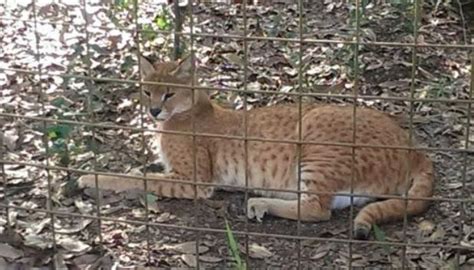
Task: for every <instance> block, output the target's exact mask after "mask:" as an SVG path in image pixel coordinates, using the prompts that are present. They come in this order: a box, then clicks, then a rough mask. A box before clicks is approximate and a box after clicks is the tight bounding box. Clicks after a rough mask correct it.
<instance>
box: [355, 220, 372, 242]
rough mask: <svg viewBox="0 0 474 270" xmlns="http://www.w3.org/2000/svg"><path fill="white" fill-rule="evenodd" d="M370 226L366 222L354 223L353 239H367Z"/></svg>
mask: <svg viewBox="0 0 474 270" xmlns="http://www.w3.org/2000/svg"><path fill="white" fill-rule="evenodd" d="M369 234H370V226H369V225H366V224H361V223H356V224H354V239H356V240H367V239H369Z"/></svg>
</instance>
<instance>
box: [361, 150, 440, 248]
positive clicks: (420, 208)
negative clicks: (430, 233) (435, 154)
mask: <svg viewBox="0 0 474 270" xmlns="http://www.w3.org/2000/svg"><path fill="white" fill-rule="evenodd" d="M411 166H412V167H411V177H410V181H411V185H410V186H409V189H408V198H428V197H431V196H432V195H433V189H434V176H433V175H434V174H433V163H432V162H431V160H430V159H429V158H428V157H427V156H426V155H424V154H421V153H419V152H413V154H412V159H411ZM403 195H404V194H403ZM403 195H402V196H403ZM429 204H430V201H428V200H420V199H403V198H400V199H388V200H384V201H379V202H374V203H370V204H368V205H367V206H365V207H364V208H362V210H361V211H360V212H359V213H358V215H357V216H356V218H355V220H354V238H356V239H366V238H367V237H368V236H369V232H370V229H371V228H372V225H373V224H376V223H382V222H386V221H390V220H401V219H403V218H404V216H405V215H407V216H411V215H417V214H420V213H423V212H424V211H425V210H426V209H427V208H428V206H429Z"/></svg>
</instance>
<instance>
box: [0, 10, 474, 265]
mask: <svg viewBox="0 0 474 270" xmlns="http://www.w3.org/2000/svg"><path fill="white" fill-rule="evenodd" d="M0 9H2V11H3V12H2V14H7V16H5V17H2V20H0V24H1V26H2V27H1V28H0V31H1V35H0V36H1V39H0V40H1V42H2V45H1V47H2V50H1V54H0V61H1V63H2V66H5V67H8V68H10V70H7V71H5V72H4V73H2V74H0V85H1V89H2V91H1V95H0V103H1V107H0V112H2V113H15V114H19V115H25V116H33V117H34V116H43V115H46V116H48V117H50V118H53V119H65V120H71V121H84V122H89V121H93V122H97V123H100V124H109V125H122V126H128V127H141V126H142V125H143V126H144V127H153V126H152V124H151V123H150V122H149V121H148V119H147V118H146V116H145V117H144V118H143V122H142V117H141V115H140V110H139V105H138V103H137V102H136V100H137V94H136V93H137V91H136V90H137V87H136V86H135V85H133V84H126V83H123V82H113V81H90V80H86V78H84V77H81V76H84V75H86V76H91V77H95V78H114V79H125V80H126V79H136V73H137V66H136V61H137V60H136V50H137V47H136V43H135V41H136V40H135V39H134V34H133V33H134V32H133V29H134V28H135V25H134V23H133V22H134V20H133V16H132V14H133V13H131V12H130V9H131V7H128V8H127V7H125V9H123V10H115V11H113V12H112V11H111V10H112V9H110V8H108V7H107V5H106V4H104V3H102V2H99V1H97V2H94V3H89V5H88V8H87V12H85V13H84V12H82V9H81V6H79V3H78V2H77V3H76V2H74V1H67V2H64V3H62V4H47V3H38V5H37V6H36V7H35V9H36V11H37V17H38V20H39V22H38V23H37V24H36V27H37V29H38V30H37V33H36V35H35V31H34V26H35V24H34V22H33V6H32V5H31V4H28V3H25V4H22V3H20V2H19V3H18V5H17V6H15V7H10V6H0ZM423 11H424V12H423V19H422V20H421V22H420V23H421V26H420V28H419V37H418V42H420V43H423V42H427V43H440V44H464V43H471V44H472V42H469V40H468V39H469V36H467V35H466V32H465V31H464V29H463V21H462V17H461V16H460V15H459V13H458V12H457V11H455V10H453V9H451V8H449V7H446V6H438V7H435V6H430V5H428V4H427V6H426V7H425V8H424V9H423ZM160 12H161V13H160ZM157 13H159V14H161V15H158V18H160V19H159V22H160V23H159V24H158V23H154V22H156V21H157V19H156V18H155V17H156V16H157ZM162 14H165V15H162ZM166 14H168V15H166ZM169 14H171V13H170V12H168V13H166V12H165V11H161V7H159V6H156V5H152V4H149V3H141V4H140V6H139V17H138V18H139V20H138V22H139V23H140V24H142V25H143V26H144V28H146V29H151V30H153V29H154V30H156V29H157V27H158V26H159V27H162V28H163V27H167V26H166V23H165V22H168V21H167V20H169V16H170V15H169ZM404 14H410V13H409V10H405V11H403V9H401V8H400V7H394V6H391V5H381V6H376V7H371V8H368V9H367V10H366V13H365V15H364V16H363V17H362V22H361V40H363V41H387V42H397V41H398V42H413V41H414V37H413V34H412V30H413V29H412V27H411V25H412V20H411V19H410V17H409V16H406V15H404ZM166 16H168V17H166ZM167 18H168V19H167ZM193 18H194V24H195V25H194V30H195V31H196V32H198V33H201V34H205V33H207V34H215V35H216V36H215V37H204V36H202V35H201V36H197V37H196V39H195V41H194V47H195V51H196V54H197V56H198V58H199V59H200V63H199V65H200V75H201V78H202V79H201V82H200V83H201V84H203V85H209V86H213V87H231V88H239V89H242V88H243V87H244V79H245V77H246V78H247V85H246V87H247V89H251V90H270V91H279V92H281V93H282V94H284V93H286V92H295V91H298V89H299V88H298V85H299V81H300V80H299V76H298V71H299V67H298V64H299V55H300V49H301V53H302V54H301V55H302V61H303V70H302V71H303V76H302V78H301V82H302V88H301V89H302V90H303V91H307V92H312V93H332V94H339V95H340V97H332V98H324V97H318V98H314V97H313V98H307V97H305V98H304V99H303V100H304V101H305V102H308V101H309V102H319V103H325V102H334V103H343V102H345V103H350V102H351V100H350V99H347V98H344V95H346V94H351V93H352V91H353V87H356V86H358V87H359V88H358V93H359V95H367V96H380V97H392V98H407V97H409V96H410V91H409V89H410V86H411V85H412V84H413V83H414V89H415V91H414V96H415V97H416V98H428V99H436V98H443V99H451V100H452V102H450V103H442V102H415V103H414V104H413V105H414V106H413V111H414V113H415V115H414V117H413V130H414V134H415V135H416V138H417V139H418V141H419V143H420V145H422V146H429V147H439V148H446V149H447V148H449V149H454V150H457V149H463V148H465V147H466V141H469V144H468V147H469V148H470V149H472V143H474V137H473V135H474V128H473V125H472V123H471V125H470V126H468V122H469V121H468V112H469V109H471V114H472V106H471V107H469V106H468V105H467V103H460V102H456V100H464V101H465V100H467V99H468V97H469V83H470V80H469V76H470V75H469V72H470V70H469V69H470V68H469V67H470V65H471V63H470V61H469V56H468V53H469V51H468V50H463V49H444V48H419V49H418V51H417V61H418V65H417V66H418V67H417V69H416V70H415V71H414V72H415V77H414V80H412V78H411V74H412V71H413V70H412V68H413V66H412V49H410V48H409V47H403V48H401V47H396V46H375V45H361V46H360V47H359V50H360V51H359V56H358V62H359V70H358V73H359V80H358V82H357V84H355V83H354V77H355V72H356V71H355V69H354V66H353V64H354V61H353V59H354V52H355V51H354V48H353V47H352V46H350V45H340V44H334V43H330V42H328V43H322V44H304V45H303V46H302V47H301V48H300V46H299V44H298V43H291V42H284V41H263V40H250V41H247V42H246V44H244V42H243V41H242V40H239V39H236V38H230V37H223V35H225V34H227V35H242V34H244V29H243V25H244V19H243V14H242V12H241V9H240V8H239V6H236V5H234V6H228V5H199V6H196V7H194V8H193ZM247 19H248V20H247V21H248V29H247V30H246V32H247V33H248V34H249V35H250V36H255V37H259V36H265V37H281V38H298V37H299V34H298V29H299V24H298V9H297V7H296V6H292V5H273V6H271V7H265V6H258V7H249V8H248V14H247ZM186 20H187V21H186V22H185V24H184V31H187V29H188V28H187V27H188V26H189V18H187V19H186ZM86 22H87V24H88V28H87V29H88V31H87V32H86V31H85V30H86V27H85V26H84V24H85V23H86ZM112 28H113V29H112ZM354 29H355V25H354V24H353V21H352V20H351V19H350V12H349V7H347V6H345V5H343V4H340V3H336V2H329V1H328V2H327V3H326V4H324V5H323V4H321V3H317V4H314V6H311V8H307V9H305V13H304V25H303V31H304V33H303V36H304V37H305V38H308V39H314V38H319V39H327V40H336V39H337V40H351V39H352V36H353V34H354ZM36 38H39V40H40V41H39V42H37V39H36ZM142 38H143V41H142V42H141V44H142V48H141V51H142V52H143V54H144V55H146V56H150V57H151V58H154V59H167V58H169V55H170V52H171V51H172V45H173V40H172V37H171V35H166V34H156V33H151V34H150V33H149V34H148V35H147V34H144V35H143V36H142ZM87 40H89V42H88V43H87ZM182 41H183V42H185V44H187V45H189V39H187V38H183V40H182ZM244 46H247V52H248V58H247V64H248V69H247V72H245V71H244V61H245V58H244V56H243V53H244ZM37 50H39V51H40V58H41V61H40V63H41V69H38V68H39V66H38V61H36V60H37V55H36V52H37ZM14 69H27V70H33V71H39V72H40V73H39V74H38V73H34V74H25V73H21V72H18V71H16V70H14ZM66 73H67V74H71V75H75V76H60V74H66ZM211 94H212V96H213V98H214V100H216V101H217V102H220V103H222V104H224V105H226V106H229V107H233V108H236V109H242V108H243V99H244V96H243V95H241V94H236V93H228V92H223V91H215V92H213V93H211ZM40 101H44V105H42V104H41V102H40ZM247 101H248V107H249V108H252V107H259V106H266V105H273V104H277V103H282V102H291V101H292V100H291V99H290V98H288V97H286V96H284V95H276V94H262V93H253V94H248V95H247ZM357 102H358V104H359V105H361V106H372V107H376V108H378V109H380V110H384V111H387V112H389V113H391V114H392V115H394V117H397V118H398V119H400V121H401V123H402V125H404V126H406V127H408V126H409V121H408V120H407V118H406V115H407V113H408V112H409V105H410V104H409V102H406V101H399V100H391V101H387V100H378V99H366V100H363V99H360V100H358V101H357ZM0 124H1V125H0V126H1V127H2V129H1V132H0V138H1V142H2V144H1V147H2V158H3V159H6V160H12V161H20V162H33V163H36V164H43V165H44V164H46V162H48V164H49V165H54V166H63V167H68V168H74V169H92V168H96V169H97V170H99V171H100V170H103V171H113V172H117V173H135V174H140V173H142V171H144V169H143V166H142V164H143V162H145V163H146V164H147V170H155V171H156V170H158V171H159V170H160V169H161V168H160V165H159V160H160V157H159V156H155V155H154V154H153V153H156V148H157V140H156V139H155V137H154V136H155V135H156V134H154V133H153V132H145V133H144V136H142V134H141V132H138V131H134V130H130V129H116V128H96V129H94V130H92V129H91V128H90V127H85V126H83V125H82V126H81V125H69V124H55V123H47V124H45V123H43V122H41V121H36V120H31V119H24V118H12V117H1V118H0ZM469 129H470V130H469ZM468 130H469V131H468ZM143 138H144V140H143ZM45 142H47V146H48V147H47V150H46V147H45V146H46V144H45ZM46 153H48V155H49V158H48V159H47V160H46V158H45V156H46ZM429 154H430V156H431V157H432V159H433V160H434V161H435V166H436V171H437V186H436V192H435V197H437V198H441V197H444V198H446V197H447V198H467V197H469V196H471V197H470V198H472V194H474V184H473V178H474V168H473V166H472V164H473V161H474V156H473V155H472V153H470V154H462V153H459V152H456V151H438V152H430V153H429ZM157 164H158V165H157ZM464 167H465V168H464ZM0 173H1V174H2V178H3V179H4V180H6V183H4V185H2V187H1V188H0V189H1V190H2V193H1V194H0V196H1V197H2V200H3V202H5V203H6V202H8V203H9V204H10V205H13V206H18V207H21V209H19V208H9V209H8V211H6V209H5V208H2V215H1V216H0V225H1V226H2V227H0V229H1V235H0V240H1V241H0V242H1V243H2V244H1V245H0V266H6V265H10V266H17V267H20V266H22V265H23V266H25V265H34V266H44V267H48V266H51V265H55V266H56V267H59V268H61V267H62V266H65V265H67V266H68V267H69V268H71V269H80V268H84V267H85V266H92V268H97V267H100V266H102V267H104V268H105V269H108V268H110V267H111V266H112V265H114V264H115V263H116V262H119V263H120V264H121V265H123V266H134V265H145V264H148V266H160V267H193V266H196V265H199V266H201V267H211V268H212V267H216V268H217V267H219V268H221V267H226V266H230V265H231V264H232V258H231V257H230V251H229V248H228V246H227V243H226V239H225V233H223V232H203V231H193V230H186V229H184V228H193V227H197V228H201V229H203V228H208V229H218V230H224V229H225V219H227V220H228V221H229V223H230V224H231V226H232V229H233V230H235V231H246V230H248V231H250V232H254V233H270V234H280V235H286V236H288V237H291V236H295V235H297V234H298V231H299V235H300V236H309V237H320V238H324V239H329V238H336V239H340V240H342V241H339V242H330V241H316V240H302V241H299V242H298V241H295V240H291V239H289V238H288V237H287V238H278V237H268V236H249V237H248V238H247V239H246V238H245V237H243V236H242V235H240V234H238V233H236V235H235V237H236V239H237V241H238V243H239V245H240V246H241V247H242V248H241V251H242V253H243V254H247V253H248V254H249V258H248V264H249V267H250V268H263V267H283V268H293V267H296V266H298V261H300V266H302V267H303V268H314V267H321V266H333V267H334V266H345V265H347V263H348V261H349V260H351V261H352V266H354V267H355V266H361V267H368V266H374V267H390V266H392V267H400V266H401V263H402V258H406V263H407V265H408V266H409V267H423V268H440V267H445V268H449V269H451V268H453V267H454V266H455V264H456V262H457V261H459V263H460V264H461V267H464V268H465V269H469V268H470V267H473V265H474V257H473V255H472V254H473V252H472V248H473V245H474V240H473V238H474V234H473V218H472V216H473V212H472V211H473V210H474V208H473V204H472V203H466V204H461V203H454V202H434V203H433V204H432V207H431V208H430V210H429V211H428V212H427V213H426V214H424V215H421V216H419V217H414V218H409V219H408V220H407V223H406V225H405V227H406V228H405V229H406V233H405V234H404V230H403V228H404V224H403V222H395V223H393V224H383V225H380V226H379V231H378V232H377V234H378V239H379V240H380V238H384V239H385V241H390V242H392V241H393V242H401V241H403V239H406V240H407V241H408V242H410V243H429V244H436V245H438V247H436V248H418V247H408V248H407V249H406V250H404V249H403V248H401V247H397V246H390V245H374V244H367V243H366V244H353V245H352V246H351V247H349V245H348V244H347V243H346V242H344V240H347V239H348V238H349V233H350V231H349V226H350V220H351V218H350V216H351V211H350V210H345V211H340V212H337V213H335V214H334V216H333V218H332V219H331V221H329V222H323V223H318V224H307V223H301V224H300V228H299V230H298V225H297V223H296V222H291V221H287V220H282V219H277V218H271V217H269V218H266V219H265V221H264V222H263V223H261V224H259V223H256V222H253V221H249V222H248V223H247V222H246V218H245V214H244V211H243V207H244V197H245V196H244V195H243V194H242V193H230V192H219V193H218V194H217V196H216V197H215V198H213V199H212V200H207V201H196V202H194V201H186V200H175V199H162V198H157V197H156V196H154V195H147V196H146V197H144V196H142V195H141V194H140V193H139V192H134V191H131V192H126V193H120V194H116V193H112V192H108V191H102V192H101V199H100V213H101V216H102V217H105V218H112V219H119V220H122V221H124V222H116V221H111V220H108V219H107V220H102V221H101V222H100V223H99V222H98V220H97V219H93V218H80V217H78V216H74V217H71V216H67V215H56V216H54V217H52V216H51V215H50V214H48V213H45V212H44V211H38V210H41V209H43V210H45V209H48V205H49V207H51V208H53V209H54V210H56V211H60V212H63V213H68V214H76V215H89V216H94V215H96V213H97V200H96V192H95V190H89V189H86V190H84V191H83V192H77V191H75V189H74V181H75V179H77V177H78V176H79V175H78V174H77V173H72V172H64V171H61V170H49V171H48V172H47V171H45V170H44V169H41V168H38V167H32V166H25V165H15V164H4V165H3V171H1V172H0ZM48 179H49V180H50V181H48ZM463 179H465V180H463ZM48 190H50V191H48ZM5 197H6V198H7V199H5ZM48 197H50V198H51V201H50V202H49V201H48V199H47V198H48ZM144 205H148V209H149V211H148V213H146V210H145V207H144ZM35 210H36V211H35ZM357 210H358V209H354V213H356V211H357ZM147 215H148V221H150V222H158V223H160V224H162V226H149V227H147V226H145V225H144V224H142V223H140V221H141V222H144V221H146V216H147ZM53 221H54V232H55V237H56V243H55V245H56V249H57V251H58V252H56V253H53V250H54V246H53V245H54V244H53V241H52V240H51V239H52V237H53V235H52V232H53V230H52V224H53V223H52V222H53ZM125 221H137V222H135V223H126V222H125ZM7 222H8V223H9V224H10V227H7ZM176 226H182V228H177V227H176ZM99 228H100V230H99ZM100 232H101V233H100ZM372 239H374V237H373V236H372ZM246 243H248V247H249V248H248V250H247V249H246V248H245V244H246ZM449 245H462V246H464V247H465V248H466V249H465V250H460V251H459V252H456V250H454V249H452V248H450V247H447V246H449ZM148 250H149V252H148ZM196 251H197V252H196ZM298 251H299V252H298ZM196 253H199V256H196ZM298 253H299V254H300V255H298ZM147 262H148V263H147ZM0 268H1V267H0ZM125 269H128V268H125Z"/></svg>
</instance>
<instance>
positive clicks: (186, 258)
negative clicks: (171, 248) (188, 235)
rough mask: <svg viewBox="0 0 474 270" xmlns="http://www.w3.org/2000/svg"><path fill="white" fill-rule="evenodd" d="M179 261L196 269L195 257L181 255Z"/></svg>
mask: <svg viewBox="0 0 474 270" xmlns="http://www.w3.org/2000/svg"><path fill="white" fill-rule="evenodd" d="M181 260H183V262H184V263H185V264H186V265H187V266H189V267H196V266H197V259H196V256H194V255H191V254H183V255H181Z"/></svg>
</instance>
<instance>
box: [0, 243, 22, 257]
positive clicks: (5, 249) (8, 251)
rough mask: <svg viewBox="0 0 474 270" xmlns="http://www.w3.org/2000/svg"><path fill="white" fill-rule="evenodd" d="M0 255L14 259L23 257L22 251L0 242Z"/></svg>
mask: <svg viewBox="0 0 474 270" xmlns="http://www.w3.org/2000/svg"><path fill="white" fill-rule="evenodd" d="M0 257H3V258H7V259H9V260H15V259H18V258H20V257H23V251H21V250H19V249H16V248H14V247H12V246H10V245H9V244H3V243H0Z"/></svg>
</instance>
